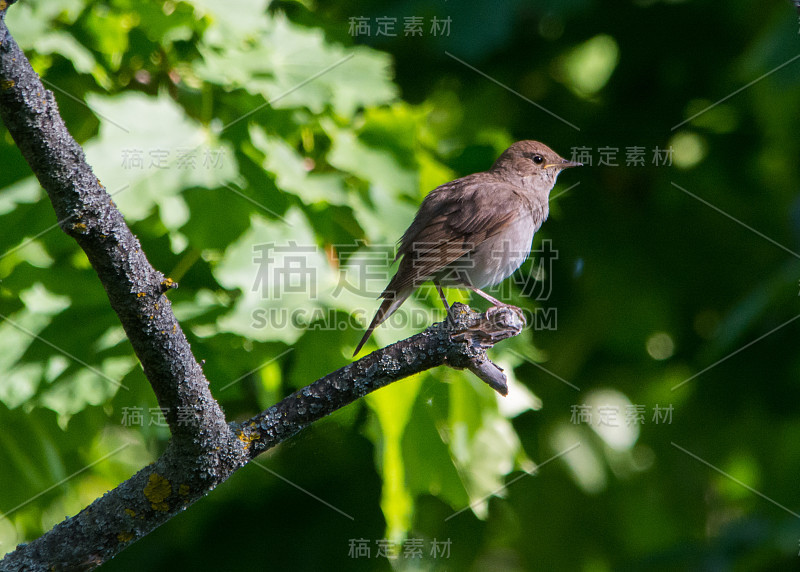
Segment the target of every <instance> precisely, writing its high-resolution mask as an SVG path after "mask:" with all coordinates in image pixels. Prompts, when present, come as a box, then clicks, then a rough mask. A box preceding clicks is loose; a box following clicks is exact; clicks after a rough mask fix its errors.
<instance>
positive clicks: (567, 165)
mask: <svg viewBox="0 0 800 572" xmlns="http://www.w3.org/2000/svg"><path fill="white" fill-rule="evenodd" d="M549 167H558V168H559V169H569V168H570V167H583V163H578V162H577V161H567V160H566V159H564V160H563V161H561V162H560V163H548V164H547V165H545V166H544V168H545V169H547V168H549Z"/></svg>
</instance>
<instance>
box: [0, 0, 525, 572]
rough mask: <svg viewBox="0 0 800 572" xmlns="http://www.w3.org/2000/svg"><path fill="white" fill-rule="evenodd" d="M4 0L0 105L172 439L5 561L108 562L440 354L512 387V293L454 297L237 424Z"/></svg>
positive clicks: (441, 360)
mask: <svg viewBox="0 0 800 572" xmlns="http://www.w3.org/2000/svg"><path fill="white" fill-rule="evenodd" d="M11 3H13V2H7V1H6V0H0V118H2V121H3V122H4V123H5V125H6V127H7V128H8V131H9V132H10V133H11V135H12V137H13V138H14V141H15V142H16V144H17V145H18V146H19V148H20V150H21V152H22V154H23V156H24V157H25V160H26V161H27V162H28V163H29V165H30V166H31V169H32V170H33V173H34V174H35V175H36V177H37V178H38V180H39V182H40V183H41V185H42V187H43V188H44V189H45V191H46V192H47V194H48V196H49V197H50V200H51V202H52V204H53V207H54V209H55V211H56V215H57V216H58V219H59V220H60V221H61V223H60V226H61V228H62V230H64V232H66V233H67V234H68V235H69V236H72V237H73V238H74V239H75V240H76V241H77V242H78V244H79V245H80V246H81V248H82V249H83V250H84V251H85V252H86V255H87V256H88V258H89V260H90V262H91V264H92V266H93V267H94V269H95V271H96V272H97V275H98V277H99V279H100V281H101V282H102V284H103V286H104V287H105V290H106V292H107V294H108V297H109V301H110V302H111V306H112V308H113V309H114V311H115V312H116V313H117V315H118V316H119V319H120V321H121V323H122V325H123V327H124V329H125V332H126V333H127V335H128V337H129V339H130V340H131V344H132V345H133V348H134V351H135V352H136V355H137V357H138V358H139V361H140V362H141V363H142V367H143V368H144V372H145V375H146V376H147V379H148V380H149V382H150V384H151V385H152V387H153V391H154V392H155V394H156V396H157V398H158V401H159V404H160V405H161V407H163V408H165V410H166V418H167V421H168V423H169V427H170V431H171V433H172V439H171V441H170V443H169V446H168V447H167V450H166V451H165V452H164V454H163V455H161V457H160V458H159V459H158V460H157V461H156V462H155V463H153V464H152V465H149V466H147V467H145V468H143V469H142V470H140V471H139V472H138V473H136V474H135V475H134V476H132V477H131V478H130V479H128V480H127V481H125V482H123V483H121V484H120V485H119V486H117V487H116V488H114V489H113V490H111V491H109V492H108V493H106V494H105V495H103V496H102V497H101V498H99V499H97V500H95V501H94V502H93V503H92V504H91V505H89V506H88V507H86V508H85V509H83V510H82V511H81V512H79V513H78V514H77V515H75V516H73V517H70V518H67V519H65V520H64V521H63V522H61V523H60V524H58V525H56V526H55V527H54V528H53V529H52V530H50V531H49V532H47V533H45V534H44V535H43V536H41V537H40V538H38V539H36V540H34V541H33V542H31V543H29V544H22V545H19V546H18V547H17V548H16V550H14V551H13V552H11V553H9V554H8V555H6V557H5V558H4V559H3V560H2V561H0V569H2V570H4V571H5V570H79V569H80V570H85V569H90V568H94V567H96V566H98V565H100V564H102V563H103V562H106V561H107V560H109V559H110V558H112V557H113V556H114V555H116V554H118V553H119V552H120V551H122V550H124V549H125V548H126V547H127V546H129V545H130V544H131V543H132V542H134V541H135V540H137V539H139V538H141V537H143V536H145V535H146V534H148V533H150V532H152V531H153V530H154V529H156V528H157V527H158V526H160V525H161V524H163V523H164V522H166V521H167V520H169V519H170V518H172V517H173V516H174V515H175V514H177V513H178V512H180V511H182V510H184V509H185V508H186V507H188V506H189V505H191V504H192V503H194V502H195V501H197V500H199V499H200V498H202V497H203V496H204V495H206V494H207V493H208V492H209V491H211V490H213V489H214V488H215V487H216V486H217V485H218V484H220V483H221V482H223V481H224V480H225V479H227V478H228V477H229V476H230V475H231V474H233V473H234V472H235V471H236V470H238V469H239V468H241V467H243V466H244V465H245V464H247V462H248V461H249V460H250V459H252V458H253V457H255V456H256V455H258V454H259V453H261V452H263V451H266V450H267V449H269V448H271V447H274V446H275V445H277V444H278V443H281V442H282V441H284V440H286V439H288V438H289V437H291V436H292V435H294V434H296V433H297V432H298V431H301V430H302V429H304V428H306V427H308V426H309V425H310V424H311V423H313V422H314V421H316V420H318V419H320V418H322V417H324V416H326V415H329V414H330V413H332V412H333V411H336V410H337V409H339V408H341V407H344V406H345V405H347V404H349V403H352V402H353V401H355V400H356V399H358V398H360V397H362V396H364V395H366V394H367V393H369V392H371V391H374V390H376V389H378V388H380V387H383V386H385V385H388V384H389V383H392V382H394V381H397V380H399V379H403V378H404V377H407V376H409V375H412V374H414V373H418V372H421V371H424V370H427V369H429V368H432V367H436V366H439V365H448V366H450V367H456V368H469V369H470V370H472V371H473V372H475V373H476V375H478V376H479V377H481V378H482V379H483V380H484V381H486V382H487V383H488V384H489V385H491V386H492V387H493V388H494V389H496V390H497V391H499V392H500V393H502V394H505V393H506V392H507V387H506V385H505V376H504V375H503V374H502V372H501V370H500V369H499V368H498V367H497V366H495V365H494V364H492V363H491V362H490V361H489V360H488V358H487V357H486V349H487V348H489V347H491V346H492V345H494V343H496V342H497V341H499V340H501V339H505V338H507V337H510V336H513V335H517V334H518V333H519V332H520V331H521V329H522V326H523V324H524V320H523V319H522V315H521V312H519V310H518V309H516V308H513V307H511V306H507V307H500V308H493V309H490V311H487V313H486V314H478V313H476V312H474V311H472V310H470V309H469V308H468V307H467V306H464V305H462V304H454V306H453V308H452V310H451V312H450V315H449V317H448V319H447V320H446V321H445V322H441V323H438V324H435V325H433V326H431V327H430V328H428V329H427V330H425V331H424V332H422V333H420V334H418V335H416V336H413V337H411V338H409V339H406V340H403V341H400V342H397V343H396V344H393V345H391V346H388V347H386V348H383V349H381V350H379V351H376V352H374V353H372V354H370V355H368V356H366V357H364V358H362V359H360V360H358V361H357V362H355V363H352V364H350V365H348V366H346V367H344V368H342V369H340V370H338V371H335V372H333V373H331V374H329V375H327V376H325V377H323V378H322V379H320V380H318V381H316V382H314V383H312V384H311V385H309V386H307V387H305V388H303V389H301V390H299V391H297V392H295V393H294V394H292V395H290V396H289V397H287V398H285V399H283V400H282V401H281V402H279V403H278V404H276V405H274V406H273V407H270V408H269V409H268V410H267V411H264V412H262V413H260V414H259V415H257V416H255V417H254V418H253V419H251V420H249V421H247V422H245V423H241V424H234V423H232V424H228V423H226V421H225V417H224V415H223V413H222V410H221V408H220V406H219V404H218V403H217V401H216V400H215V399H214V398H213V396H212V395H211V392H210V391H209V386H208V381H207V380H206V378H205V376H204V375H203V372H202V370H201V368H200V365H199V364H198V363H197V361H196V359H195V358H194V356H193V355H192V352H191V348H190V346H189V342H188V340H187V339H186V336H185V335H184V333H183V331H182V330H181V328H180V326H179V325H178V322H177V319H176V318H175V316H174V314H173V313H172V308H171V304H170V302H169V300H168V299H167V297H166V295H165V294H166V292H167V290H168V289H169V288H171V287H174V284H173V283H172V281H171V280H169V279H165V278H164V276H163V275H162V274H161V273H160V272H158V271H157V270H155V269H154V268H153V267H152V266H151V265H150V263H149V262H148V260H147V258H146V256H145V255H144V253H143V252H142V250H141V245H140V244H139V241H138V240H137V239H136V237H135V236H134V235H133V234H132V233H131V231H130V229H129V228H128V226H127V225H126V224H125V221H124V220H123V217H122V215H121V214H120V212H119V211H118V210H117V208H116V207H115V205H114V203H113V201H112V200H111V198H110V197H109V195H108V193H106V191H105V189H104V188H103V186H102V184H101V183H100V182H99V181H98V180H97V178H96V177H95V175H94V174H93V172H92V170H91V167H90V166H89V165H88V164H87V163H86V160H85V157H84V154H83V150H82V149H81V147H80V146H79V145H78V143H77V142H76V141H75V140H74V139H73V138H72V136H71V135H70V134H69V132H68V131H67V129H66V126H65V125H64V122H63V120H62V119H61V116H60V115H59V112H58V107H57V105H56V102H55V98H54V96H53V94H52V93H51V92H50V91H48V90H46V89H45V88H44V86H43V85H42V83H41V81H40V79H39V77H38V76H37V75H36V73H35V72H34V71H33V69H32V68H31V66H30V64H29V62H28V60H27V58H26V57H25V55H24V54H23V53H22V51H21V50H20V48H19V46H18V45H17V43H16V42H15V41H14V39H13V38H12V37H11V34H10V33H9V31H8V29H7V27H6V25H5V20H4V18H5V11H6V9H7V8H8V6H9V5H10V4H11Z"/></svg>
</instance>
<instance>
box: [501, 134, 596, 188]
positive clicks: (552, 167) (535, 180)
mask: <svg viewBox="0 0 800 572" xmlns="http://www.w3.org/2000/svg"><path fill="white" fill-rule="evenodd" d="M580 166H581V163H577V162H575V161H568V160H567V159H564V158H563V157H561V156H560V155H559V154H558V153H556V152H555V151H553V150H552V149H551V148H550V147H548V146H547V145H545V144H544V143H539V142H538V141H517V142H516V143H514V144H513V145H512V146H511V147H509V148H508V149H506V150H505V151H503V154H502V155H500V157H498V159H497V161H495V163H494V165H493V166H492V170H493V171H503V172H504V175H505V176H506V177H509V176H510V177H512V178H514V179H517V178H518V179H519V180H520V184H521V186H523V187H525V188H531V189H533V190H535V191H544V192H548V193H549V192H550V190H551V189H552V188H553V185H555V183H556V178H557V177H558V174H559V173H560V172H561V171H563V170H564V169H567V168H569V167H580Z"/></svg>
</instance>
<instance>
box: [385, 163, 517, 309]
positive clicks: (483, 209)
mask: <svg viewBox="0 0 800 572" xmlns="http://www.w3.org/2000/svg"><path fill="white" fill-rule="evenodd" d="M480 175H485V174H484V173H480ZM522 193H523V192H522V191H521V190H520V189H518V188H517V187H514V186H513V185H510V184H508V183H504V182H500V181H497V180H488V181H487V180H486V179H485V177H476V176H474V175H472V176H469V177H464V178H463V179H458V180H456V181H453V182H452V183H447V184H446V185H442V186H441V187H438V188H436V189H434V190H433V191H431V192H430V193H429V194H428V196H427V197H425V200H424V201H423V202H422V205H421V206H420V209H419V212H418V213H417V216H416V217H415V219H414V222H412V223H411V226H409V228H408V230H407V231H406V232H405V234H403V237H402V238H401V239H400V246H399V248H398V251H397V256H398V257H400V256H402V257H403V260H402V262H401V263H400V267H399V268H398V270H397V274H395V276H394V278H392V280H391V282H390V283H389V285H388V286H387V287H386V290H385V291H384V294H387V293H390V292H402V291H406V290H408V289H409V288H416V287H417V286H419V285H420V284H422V283H423V282H425V281H426V280H430V279H431V277H433V275H434V274H436V272H437V271H439V270H441V269H442V268H444V267H445V266H447V265H448V264H450V263H451V262H454V261H455V260H458V259H459V258H461V257H462V256H463V255H464V254H466V253H468V252H470V251H471V250H473V249H475V248H476V247H477V246H478V245H480V244H481V243H483V242H484V241H485V240H488V239H489V238H491V237H493V236H495V235H497V234H499V233H502V232H503V230H504V229H505V228H506V227H507V226H508V225H509V224H510V223H511V222H512V221H513V220H514V218H515V217H516V216H518V215H519V213H520V211H521V209H530V208H531V207H530V205H529V203H528V199H527V198H526V197H525V196H524V195H523V194H522ZM384 297H385V296H384Z"/></svg>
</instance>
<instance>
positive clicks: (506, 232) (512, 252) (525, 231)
mask: <svg viewBox="0 0 800 572" xmlns="http://www.w3.org/2000/svg"><path fill="white" fill-rule="evenodd" d="M537 214H539V215H540V216H538V217H537V216H535V215H534V213H533V212H531V210H529V209H523V210H522V211H520V213H519V216H518V217H516V218H515V219H514V220H513V221H512V222H511V223H509V224H508V225H507V226H506V228H504V229H503V231H502V232H500V233H498V234H496V235H494V236H491V237H490V238H489V239H488V240H486V241H485V242H483V243H481V244H478V245H476V247H475V248H474V249H473V250H472V251H470V252H469V253H467V254H465V255H464V256H462V257H461V258H460V259H459V260H457V261H456V262H455V263H453V264H452V265H450V269H449V270H450V272H448V274H447V276H444V277H443V278H442V284H443V285H445V286H455V287H458V286H474V287H475V288H485V287H487V286H492V285H494V284H498V283H500V282H502V281H503V280H505V279H506V278H508V277H509V276H511V274H513V273H514V271H515V270H516V269H517V268H519V267H520V265H521V264H522V263H523V262H525V259H526V258H528V255H529V254H530V251H531V244H532V243H533V235H534V233H535V232H536V230H537V229H538V228H539V226H540V225H541V223H542V221H543V220H544V217H545V216H546V213H537ZM537 219H538V220H537Z"/></svg>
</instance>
